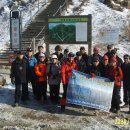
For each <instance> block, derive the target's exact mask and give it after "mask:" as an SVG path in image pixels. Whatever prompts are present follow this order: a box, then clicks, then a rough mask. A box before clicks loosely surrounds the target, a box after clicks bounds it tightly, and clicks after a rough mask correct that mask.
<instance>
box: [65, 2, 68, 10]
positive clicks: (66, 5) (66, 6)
mask: <svg viewBox="0 0 130 130" xmlns="http://www.w3.org/2000/svg"><path fill="white" fill-rule="evenodd" d="M65 2H66V11H67V9H68V8H69V2H68V0H66V1H65Z"/></svg>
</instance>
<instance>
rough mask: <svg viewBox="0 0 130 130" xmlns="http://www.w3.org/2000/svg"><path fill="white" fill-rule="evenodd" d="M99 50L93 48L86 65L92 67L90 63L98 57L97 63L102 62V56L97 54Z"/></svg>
mask: <svg viewBox="0 0 130 130" xmlns="http://www.w3.org/2000/svg"><path fill="white" fill-rule="evenodd" d="M99 50H100V49H99V48H98V47H94V49H93V54H92V55H90V56H89V60H88V64H89V65H92V62H93V58H94V57H98V59H99V63H101V62H102V56H101V55H100V54H99Z"/></svg>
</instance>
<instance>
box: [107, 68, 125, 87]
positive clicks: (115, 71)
mask: <svg viewBox="0 0 130 130" xmlns="http://www.w3.org/2000/svg"><path fill="white" fill-rule="evenodd" d="M105 75H106V77H107V78H109V79H111V80H113V81H115V84H114V85H115V87H118V86H121V80H122V78H123V73H122V70H121V68H120V67H117V66H108V67H107V69H106V72H105Z"/></svg>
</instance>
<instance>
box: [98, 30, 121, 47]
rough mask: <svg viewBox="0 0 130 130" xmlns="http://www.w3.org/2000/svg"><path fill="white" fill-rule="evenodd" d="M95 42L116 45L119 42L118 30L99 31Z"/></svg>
mask: <svg viewBox="0 0 130 130" xmlns="http://www.w3.org/2000/svg"><path fill="white" fill-rule="evenodd" d="M97 40H98V43H107V44H117V43H118V40H119V29H118V28H114V29H101V30H100V31H99V36H98V39H97Z"/></svg>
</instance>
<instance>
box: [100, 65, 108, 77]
mask: <svg viewBox="0 0 130 130" xmlns="http://www.w3.org/2000/svg"><path fill="white" fill-rule="evenodd" d="M107 67H108V65H104V64H103V63H101V65H100V71H101V77H105V76H106V75H105V72H106V69H107Z"/></svg>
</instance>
